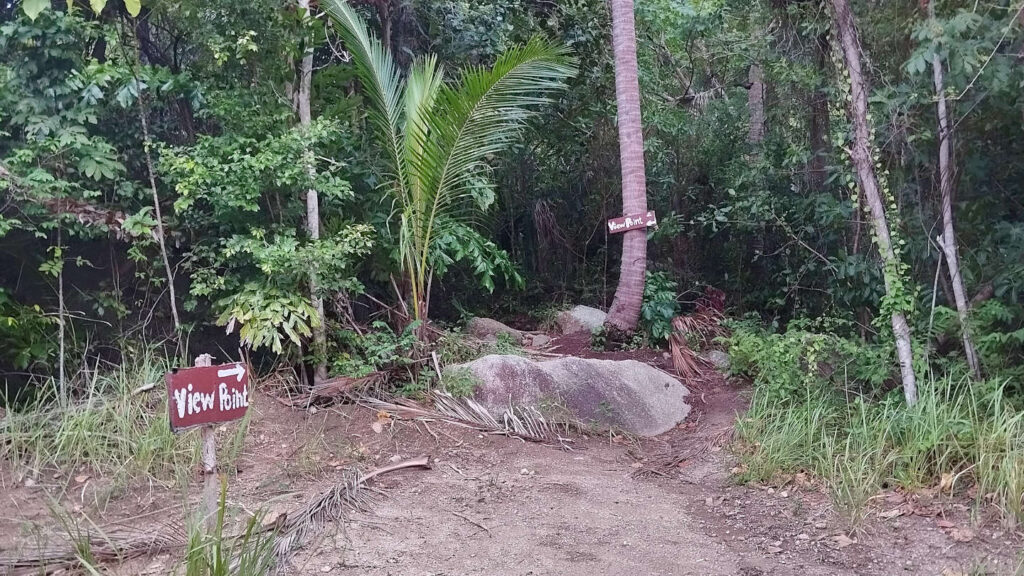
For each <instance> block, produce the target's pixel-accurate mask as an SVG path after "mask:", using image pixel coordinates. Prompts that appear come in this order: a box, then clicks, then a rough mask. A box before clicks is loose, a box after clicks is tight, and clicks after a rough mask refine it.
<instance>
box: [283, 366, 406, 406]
mask: <svg viewBox="0 0 1024 576" xmlns="http://www.w3.org/2000/svg"><path fill="white" fill-rule="evenodd" d="M387 378H388V374H387V372H383V371H378V372H371V373H370V374H367V375H366V376H361V377H359V378H351V377H348V376H337V377H334V378H328V379H327V380H324V381H323V382H320V383H318V384H314V385H313V387H312V388H311V389H310V391H309V395H308V396H304V397H303V396H298V397H295V398H278V401H279V402H281V403H282V404H284V405H285V406H289V407H293V408H294V407H296V406H301V407H303V408H308V407H309V405H310V404H312V403H313V402H315V401H317V400H324V399H330V398H338V397H339V396H350V395H353V394H354V393H355V392H358V391H360V390H363V389H366V388H370V387H373V386H376V385H380V384H381V383H382V382H385V381H386V380H387Z"/></svg>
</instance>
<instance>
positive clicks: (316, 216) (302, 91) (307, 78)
mask: <svg viewBox="0 0 1024 576" xmlns="http://www.w3.org/2000/svg"><path fill="white" fill-rule="evenodd" d="M298 3H299V9H300V10H302V11H303V12H308V11H309V0H298ZM309 36H310V35H308V34H307V36H306V38H305V39H304V40H303V46H304V51H303V53H302V61H301V62H300V63H299V86H298V90H297V92H296V95H295V104H296V112H298V115H299V126H301V127H302V130H303V131H305V132H308V131H309V125H310V123H311V122H312V118H311V115H310V112H309V100H310V90H311V89H312V83H313V44H312V42H311V41H310V37H309ZM303 162H304V163H305V165H306V174H307V175H308V176H309V181H310V187H309V189H308V190H306V232H307V233H308V234H309V238H310V239H311V240H319V239H320V197H319V194H317V191H316V188H314V187H313V179H314V178H315V177H316V167H315V166H314V164H313V151H312V150H310V149H309V148H308V146H307V148H306V150H305V151H304V153H303ZM317 292H318V289H317V277H316V270H315V269H311V270H310V271H309V297H310V299H311V300H312V301H313V307H314V308H316V316H317V320H318V322H317V326H316V327H314V328H313V346H314V352H315V353H316V356H317V358H318V362H317V365H316V372H315V373H314V375H313V382H314V384H316V383H319V382H322V381H324V380H326V379H327V358H326V352H327V325H326V318H325V315H324V299H323V298H322V297H321V296H320V295H319V294H318V293H317Z"/></svg>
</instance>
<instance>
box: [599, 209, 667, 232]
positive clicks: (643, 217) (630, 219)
mask: <svg viewBox="0 0 1024 576" xmlns="http://www.w3.org/2000/svg"><path fill="white" fill-rule="evenodd" d="M657 225H658V219H657V218H656V217H655V216H654V210H648V211H647V212H646V213H644V214H633V215H631V216H619V217H618V218H612V219H611V220H609V221H608V231H609V232H611V233H612V234H619V233H622V232H627V231H629V230H636V229H637V228H647V227H649V226H657Z"/></svg>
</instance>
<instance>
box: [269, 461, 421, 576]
mask: <svg viewBox="0 0 1024 576" xmlns="http://www.w3.org/2000/svg"><path fill="white" fill-rule="evenodd" d="M405 468H430V456H420V457H419V458H413V459H411V460H406V461H404V462H399V463H397V464H394V465H391V466H385V467H383V468H378V469H377V470H374V471H372V472H369V473H367V474H363V475H360V474H359V472H358V471H357V470H349V471H347V472H346V473H345V475H344V477H343V478H342V481H341V482H339V483H337V484H335V485H333V486H331V487H330V488H329V489H327V490H326V491H324V492H322V493H320V494H319V495H318V496H317V497H316V498H314V499H312V500H310V501H309V502H308V503H307V504H306V505H305V506H303V507H302V508H301V509H299V510H296V511H294V512H286V513H284V514H282V515H281V516H278V517H277V519H275V520H274V522H273V523H272V524H271V525H270V526H267V527H266V528H265V529H264V530H265V531H267V532H273V533H274V557H275V559H276V562H277V566H278V568H279V569H280V568H282V567H283V566H284V565H285V564H286V563H287V561H288V558H289V557H290V556H291V555H292V554H293V553H294V552H295V550H297V549H298V548H299V547H301V546H302V544H303V543H304V542H306V540H307V539H308V538H309V536H310V535H312V534H315V533H317V532H319V531H321V530H323V528H324V526H326V525H327V524H330V523H332V522H337V521H338V520H341V519H343V518H344V516H345V512H346V511H348V510H356V511H358V510H365V509H366V508H367V507H368V506H369V505H370V504H371V503H372V498H371V495H370V494H369V493H367V492H366V490H365V489H364V485H365V484H366V482H367V481H369V480H370V479H371V478H374V477H376V476H380V475H381V474H387V473H389V472H394V471H396V470H402V469H405Z"/></svg>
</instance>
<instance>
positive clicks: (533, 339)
mask: <svg viewBox="0 0 1024 576" xmlns="http://www.w3.org/2000/svg"><path fill="white" fill-rule="evenodd" d="M548 344H551V337H550V336H548V335H547V334H532V335H531V336H530V346H533V347H534V348H539V347H541V346H547V345H548Z"/></svg>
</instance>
